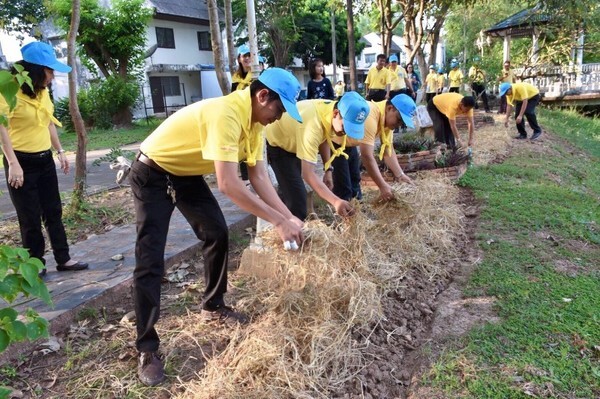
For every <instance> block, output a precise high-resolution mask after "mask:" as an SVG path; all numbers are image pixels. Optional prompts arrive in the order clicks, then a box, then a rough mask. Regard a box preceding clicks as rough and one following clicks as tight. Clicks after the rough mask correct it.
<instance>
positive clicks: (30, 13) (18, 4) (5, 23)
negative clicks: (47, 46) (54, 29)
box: [0, 0, 47, 34]
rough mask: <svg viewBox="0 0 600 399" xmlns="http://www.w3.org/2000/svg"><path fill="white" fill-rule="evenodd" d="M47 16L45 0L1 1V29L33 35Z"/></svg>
mask: <svg viewBox="0 0 600 399" xmlns="http://www.w3.org/2000/svg"><path fill="white" fill-rule="evenodd" d="M46 16H47V12H46V8H45V7H44V0H0V29H3V30H5V31H7V32H20V33H22V34H25V33H31V32H32V30H34V27H35V26H37V25H38V24H39V23H40V22H41V21H43V20H44V19H45V18H46Z"/></svg>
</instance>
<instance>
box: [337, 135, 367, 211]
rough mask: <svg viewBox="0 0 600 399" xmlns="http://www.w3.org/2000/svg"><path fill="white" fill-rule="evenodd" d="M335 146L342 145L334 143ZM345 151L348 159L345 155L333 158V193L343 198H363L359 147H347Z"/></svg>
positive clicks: (348, 199)
mask: <svg viewBox="0 0 600 399" xmlns="http://www.w3.org/2000/svg"><path fill="white" fill-rule="evenodd" d="M333 146H334V147H335V148H339V147H340V146H339V145H337V144H335V143H334V144H333ZM344 152H345V153H346V154H347V155H348V159H346V158H345V157H344V156H338V157H335V158H334V159H333V161H332V162H331V166H333V176H332V178H333V190H332V191H333V193H334V194H335V195H337V196H338V197H340V198H341V199H343V200H346V201H350V200H351V199H352V198H356V199H358V200H361V199H362V191H361V189H360V155H359V154H358V148H356V147H347V148H346V149H344Z"/></svg>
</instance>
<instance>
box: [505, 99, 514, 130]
mask: <svg viewBox="0 0 600 399" xmlns="http://www.w3.org/2000/svg"><path fill="white" fill-rule="evenodd" d="M512 110H513V106H512V105H511V104H509V103H508V102H507V103H506V118H504V127H508V119H509V118H510V114H512Z"/></svg>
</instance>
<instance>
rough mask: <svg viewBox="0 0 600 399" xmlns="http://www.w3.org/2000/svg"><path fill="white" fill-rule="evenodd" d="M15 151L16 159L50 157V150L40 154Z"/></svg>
mask: <svg viewBox="0 0 600 399" xmlns="http://www.w3.org/2000/svg"><path fill="white" fill-rule="evenodd" d="M14 151H15V155H16V156H17V157H21V158H45V157H48V156H50V157H51V156H52V151H50V150H46V151H40V152H22V151H16V150H14Z"/></svg>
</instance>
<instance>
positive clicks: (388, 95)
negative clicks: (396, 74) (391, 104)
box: [385, 83, 392, 100]
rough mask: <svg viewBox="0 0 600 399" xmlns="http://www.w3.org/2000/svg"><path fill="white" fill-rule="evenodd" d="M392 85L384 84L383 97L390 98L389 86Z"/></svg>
mask: <svg viewBox="0 0 600 399" xmlns="http://www.w3.org/2000/svg"><path fill="white" fill-rule="evenodd" d="M391 86H392V85H391V84H389V83H388V84H386V85H385V99H386V100H388V99H389V98H390V87H391Z"/></svg>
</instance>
